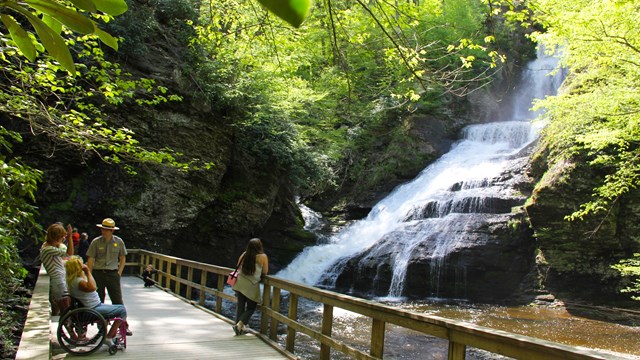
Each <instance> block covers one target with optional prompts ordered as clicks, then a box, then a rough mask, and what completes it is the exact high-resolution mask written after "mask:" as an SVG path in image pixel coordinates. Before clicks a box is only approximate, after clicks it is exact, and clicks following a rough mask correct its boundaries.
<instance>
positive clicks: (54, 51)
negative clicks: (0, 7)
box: [6, 3, 76, 75]
mask: <svg viewBox="0 0 640 360" xmlns="http://www.w3.org/2000/svg"><path fill="white" fill-rule="evenodd" d="M6 6H7V7H10V8H12V9H14V10H15V11H17V12H19V13H21V14H22V15H24V16H25V17H26V18H27V20H29V22H30V23H31V25H33V28H34V29H36V33H38V37H40V41H42V45H44V47H45V49H47V52H48V53H49V55H51V57H53V58H54V59H56V60H58V62H60V65H62V66H63V67H64V68H65V69H67V70H68V71H69V72H70V73H72V74H74V75H75V73H76V67H75V65H74V63H73V58H72V57H71V53H70V52H69V49H68V48H67V45H66V44H65V43H64V39H63V38H62V36H60V34H58V33H56V32H55V31H53V30H52V29H51V28H50V27H48V26H47V25H46V24H45V23H44V22H42V20H40V19H39V18H38V17H37V16H35V15H33V14H32V13H31V11H29V10H27V9H26V8H24V7H23V6H20V5H18V4H15V3H7V4H6Z"/></svg>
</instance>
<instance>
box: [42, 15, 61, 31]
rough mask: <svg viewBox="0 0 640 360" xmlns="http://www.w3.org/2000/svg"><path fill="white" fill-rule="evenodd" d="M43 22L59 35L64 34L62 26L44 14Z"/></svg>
mask: <svg viewBox="0 0 640 360" xmlns="http://www.w3.org/2000/svg"><path fill="white" fill-rule="evenodd" d="M42 22H44V23H45V24H46V25H47V26H48V27H50V28H51V30H53V31H55V32H57V33H58V34H60V33H62V24H61V23H60V22H59V21H58V20H56V19H54V18H52V17H51V16H49V15H47V14H44V15H43V16H42Z"/></svg>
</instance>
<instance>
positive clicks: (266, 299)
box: [260, 283, 271, 335]
mask: <svg viewBox="0 0 640 360" xmlns="http://www.w3.org/2000/svg"><path fill="white" fill-rule="evenodd" d="M270 303H271V285H269V284H268V283H265V284H264V289H263V290H262V306H263V308H265V309H269V304H270ZM268 328H269V318H268V317H267V315H266V314H265V312H264V311H263V312H262V313H261V314H260V333H262V334H265V335H267V329H268Z"/></svg>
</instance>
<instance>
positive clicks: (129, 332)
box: [127, 328, 133, 336]
mask: <svg viewBox="0 0 640 360" xmlns="http://www.w3.org/2000/svg"><path fill="white" fill-rule="evenodd" d="M131 335H133V331H131V330H129V328H127V336H131Z"/></svg>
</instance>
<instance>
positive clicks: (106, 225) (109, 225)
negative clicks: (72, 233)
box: [96, 218, 120, 230]
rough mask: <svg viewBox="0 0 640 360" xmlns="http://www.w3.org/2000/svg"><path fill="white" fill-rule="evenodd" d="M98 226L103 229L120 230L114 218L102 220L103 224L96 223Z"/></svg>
mask: <svg viewBox="0 0 640 360" xmlns="http://www.w3.org/2000/svg"><path fill="white" fill-rule="evenodd" d="M96 226H97V227H99V228H101V229H107V230H120V228H119V227H117V226H116V222H115V221H113V219H112V218H106V219H104V220H102V224H96Z"/></svg>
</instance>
